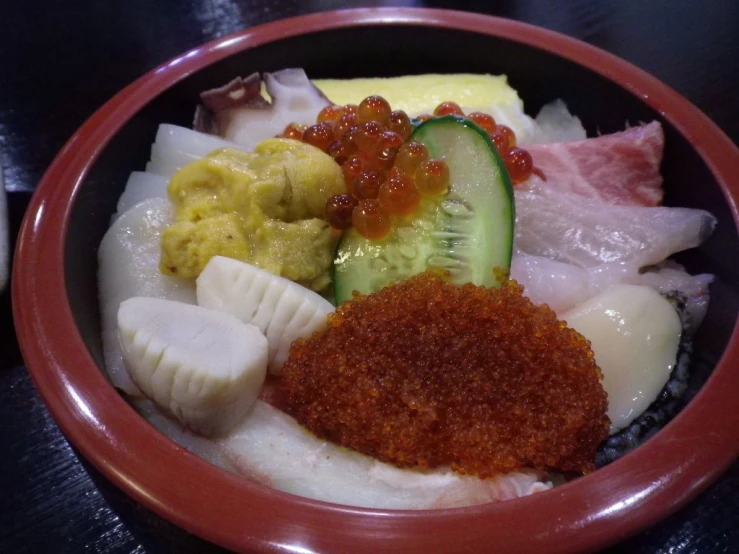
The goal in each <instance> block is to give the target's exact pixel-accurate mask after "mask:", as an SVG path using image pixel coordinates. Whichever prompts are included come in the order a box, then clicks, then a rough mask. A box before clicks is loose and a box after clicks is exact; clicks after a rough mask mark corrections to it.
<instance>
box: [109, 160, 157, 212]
mask: <svg viewBox="0 0 739 554" xmlns="http://www.w3.org/2000/svg"><path fill="white" fill-rule="evenodd" d="M168 186H169V180H168V179H167V178H166V177H162V176H161V175H156V174H154V173H147V172H145V171H133V172H131V175H130V176H129V177H128V181H127V182H126V188H124V189H123V194H122V195H121V197H120V198H119V199H118V206H117V208H116V211H117V213H116V217H117V216H119V215H121V214H124V213H125V212H127V211H128V210H130V209H131V208H133V207H134V206H135V205H136V204H139V203H141V202H143V201H144V200H148V199H149V198H167V187H168Z"/></svg>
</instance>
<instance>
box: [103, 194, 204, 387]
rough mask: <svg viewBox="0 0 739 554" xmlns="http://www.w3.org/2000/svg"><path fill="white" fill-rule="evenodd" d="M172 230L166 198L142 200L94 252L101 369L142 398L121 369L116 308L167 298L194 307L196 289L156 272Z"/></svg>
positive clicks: (117, 220) (122, 218)
mask: <svg viewBox="0 0 739 554" xmlns="http://www.w3.org/2000/svg"><path fill="white" fill-rule="evenodd" d="M171 224H172V207H171V206H170V204H169V201H168V200H165V199H164V198H151V199H149V200H145V201H143V202H141V203H139V204H137V205H136V206H134V207H133V208H131V209H130V210H129V211H127V212H126V213H124V214H123V215H121V216H120V217H119V218H118V219H116V220H115V221H114V222H113V224H112V225H111V226H110V229H108V231H107V232H106V233H105V236H104V237H103V240H102V241H101V243H100V248H99V250H98V288H99V293H100V312H101V316H102V317H101V319H102V328H103V333H102V334H103V351H104V354H105V368H106V370H107V372H108V376H109V377H110V380H111V382H112V383H113V385H114V386H116V387H118V388H119V389H121V390H122V391H124V392H126V393H128V394H131V395H139V394H141V393H140V391H139V389H138V387H137V386H136V385H135V384H134V383H133V381H131V378H130V377H129V375H128V372H127V371H126V368H125V366H124V364H123V358H122V354H121V348H120V344H119V341H118V323H117V317H118V307H119V306H120V304H121V302H123V301H124V300H126V299H128V298H133V297H134V296H149V297H154V298H166V299H169V300H177V301H180V302H186V303H189V304H195V303H196V301H195V283H194V282H193V281H189V280H185V279H178V278H176V277H169V276H167V275H162V272H161V271H159V257H160V253H161V246H160V242H161V235H162V233H163V232H164V230H165V229H166V228H167V227H168V226H169V225H171Z"/></svg>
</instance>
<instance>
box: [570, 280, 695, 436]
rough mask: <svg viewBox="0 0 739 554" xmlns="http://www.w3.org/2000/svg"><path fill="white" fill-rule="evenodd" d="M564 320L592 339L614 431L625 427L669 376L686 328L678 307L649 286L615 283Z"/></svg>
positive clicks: (651, 399)
mask: <svg viewBox="0 0 739 554" xmlns="http://www.w3.org/2000/svg"><path fill="white" fill-rule="evenodd" d="M562 319H563V320H564V321H566V322H567V324H568V325H569V326H570V327H572V328H573V329H575V330H576V331H578V332H579V333H580V334H582V335H583V336H584V337H585V338H586V339H588V340H589V341H590V344H591V347H592V349H593V354H595V361H596V362H597V363H598V367H600V369H601V371H602V372H603V388H604V389H605V391H606V393H607V394H608V417H609V418H610V420H611V432H612V433H613V432H616V431H618V430H619V429H623V428H624V427H626V426H627V425H629V423H631V422H632V421H633V419H634V418H635V417H637V416H638V415H640V414H642V413H644V411H645V410H646V409H647V408H648V407H649V405H650V404H651V403H652V402H653V401H654V400H655V399H656V398H657V395H658V394H659V392H660V391H661V390H662V388H663V387H664V386H665V383H667V381H668V379H669V378H670V373H671V371H672V368H673V367H674V365H675V363H676V361H677V350H678V346H679V343H680V334H681V330H682V326H681V323H680V317H679V316H678V314H677V311H676V310H675V308H673V306H672V305H671V304H670V302H669V301H667V300H665V298H663V297H662V296H661V295H660V294H659V293H658V292H656V291H655V290H653V289H652V288H650V287H646V286H638V285H616V286H615V287H611V288H610V289H608V290H607V291H605V292H603V293H601V294H599V295H597V296H595V297H594V298H591V299H590V300H588V301H586V302H584V303H583V304H580V305H578V306H576V307H575V308H574V309H572V310H571V311H569V312H567V313H565V314H563V315H562Z"/></svg>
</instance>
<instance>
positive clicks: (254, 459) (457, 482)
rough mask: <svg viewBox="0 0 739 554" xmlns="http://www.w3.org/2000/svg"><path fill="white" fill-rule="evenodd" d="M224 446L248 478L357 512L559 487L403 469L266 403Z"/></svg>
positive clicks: (514, 477)
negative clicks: (308, 426) (305, 425)
mask: <svg viewBox="0 0 739 554" xmlns="http://www.w3.org/2000/svg"><path fill="white" fill-rule="evenodd" d="M218 446H219V447H220V449H221V450H222V454H223V456H224V457H225V458H226V460H227V461H228V462H229V464H230V466H231V467H233V468H234V469H235V471H236V472H237V473H239V474H241V475H244V476H246V477H250V478H252V479H254V480H256V481H259V482H261V483H263V484H265V485H268V486H271V487H274V488H276V489H278V490H281V491H284V492H289V493H292V494H297V495H300V496H304V497H307V498H314V499H316V500H323V501H326V502H336V503H339V504H348V505H351V506H359V507H368V508H385V509H424V508H454V507H461V506H470V505H474V504H483V503H487V502H494V501H499V500H508V499H510V498H517V497H520V496H527V495H529V494H533V493H535V492H539V491H543V490H547V489H549V488H551V483H546V482H541V481H540V479H539V477H540V476H539V475H538V474H537V473H536V472H533V471H532V472H513V473H510V474H508V475H502V476H500V477H498V478H496V479H488V480H481V479H477V478H474V477H463V476H460V475H458V474H456V473H453V472H452V471H449V470H439V471H432V472H421V471H412V470H405V469H398V468H396V467H394V466H391V465H389V464H385V463H382V462H378V461H377V460H374V459H373V458H370V457H368V456H364V455H362V454H359V453H357V452H354V451H352V450H349V449H346V448H342V447H340V446H336V445H334V444H331V443H329V442H326V441H323V440H321V439H319V438H317V437H316V436H315V435H313V434H312V433H310V432H308V431H306V430H305V429H304V428H303V427H301V426H300V425H299V424H298V423H297V422H296V421H295V420H294V419H293V418H291V417H290V416H288V415H286V414H284V413H283V412H281V411H279V410H277V409H276V408H273V407H272V406H270V405H269V404H266V403H264V402H261V401H257V402H256V404H255V406H254V409H253V410H252V411H251V412H250V414H249V415H248V417H247V418H245V419H244V420H243V421H242V422H241V423H240V424H239V425H238V426H237V427H236V428H235V429H234V431H233V432H232V433H230V434H229V435H228V436H227V437H224V438H223V439H220V440H219V441H218Z"/></svg>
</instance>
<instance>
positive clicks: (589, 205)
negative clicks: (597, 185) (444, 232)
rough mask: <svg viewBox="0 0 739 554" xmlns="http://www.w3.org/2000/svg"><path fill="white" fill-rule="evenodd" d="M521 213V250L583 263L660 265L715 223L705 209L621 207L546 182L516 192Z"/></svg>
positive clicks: (695, 242) (697, 240) (701, 238)
mask: <svg viewBox="0 0 739 554" xmlns="http://www.w3.org/2000/svg"><path fill="white" fill-rule="evenodd" d="M516 216H517V219H516V241H515V244H516V248H518V249H519V250H521V251H522V252H525V253H527V254H532V255H536V256H544V257H546V258H550V259H552V260H555V261H560V262H567V263H571V264H574V265H577V266H580V267H592V266H596V265H600V264H604V263H612V262H627V263H633V264H636V265H637V266H638V267H643V266H647V265H652V264H656V263H659V262H661V261H662V260H664V259H665V258H667V257H668V256H671V255H672V254H674V253H676V252H680V251H682V250H686V249H688V248H694V247H696V246H698V245H699V244H701V243H702V242H703V241H704V240H705V239H706V238H708V236H710V234H711V232H712V231H713V228H714V226H715V225H716V218H715V217H713V216H712V215H711V214H710V213H708V212H705V211H702V210H694V209H690V208H663V207H656V208H646V207H631V206H618V205H613V204H607V203H605V202H601V201H599V200H592V199H586V198H583V197H582V196H579V195H575V194H568V193H561V192H559V191H557V190H555V189H552V188H550V187H548V186H547V184H546V183H539V184H538V185H536V186H532V187H528V189H526V190H520V191H516Z"/></svg>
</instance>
